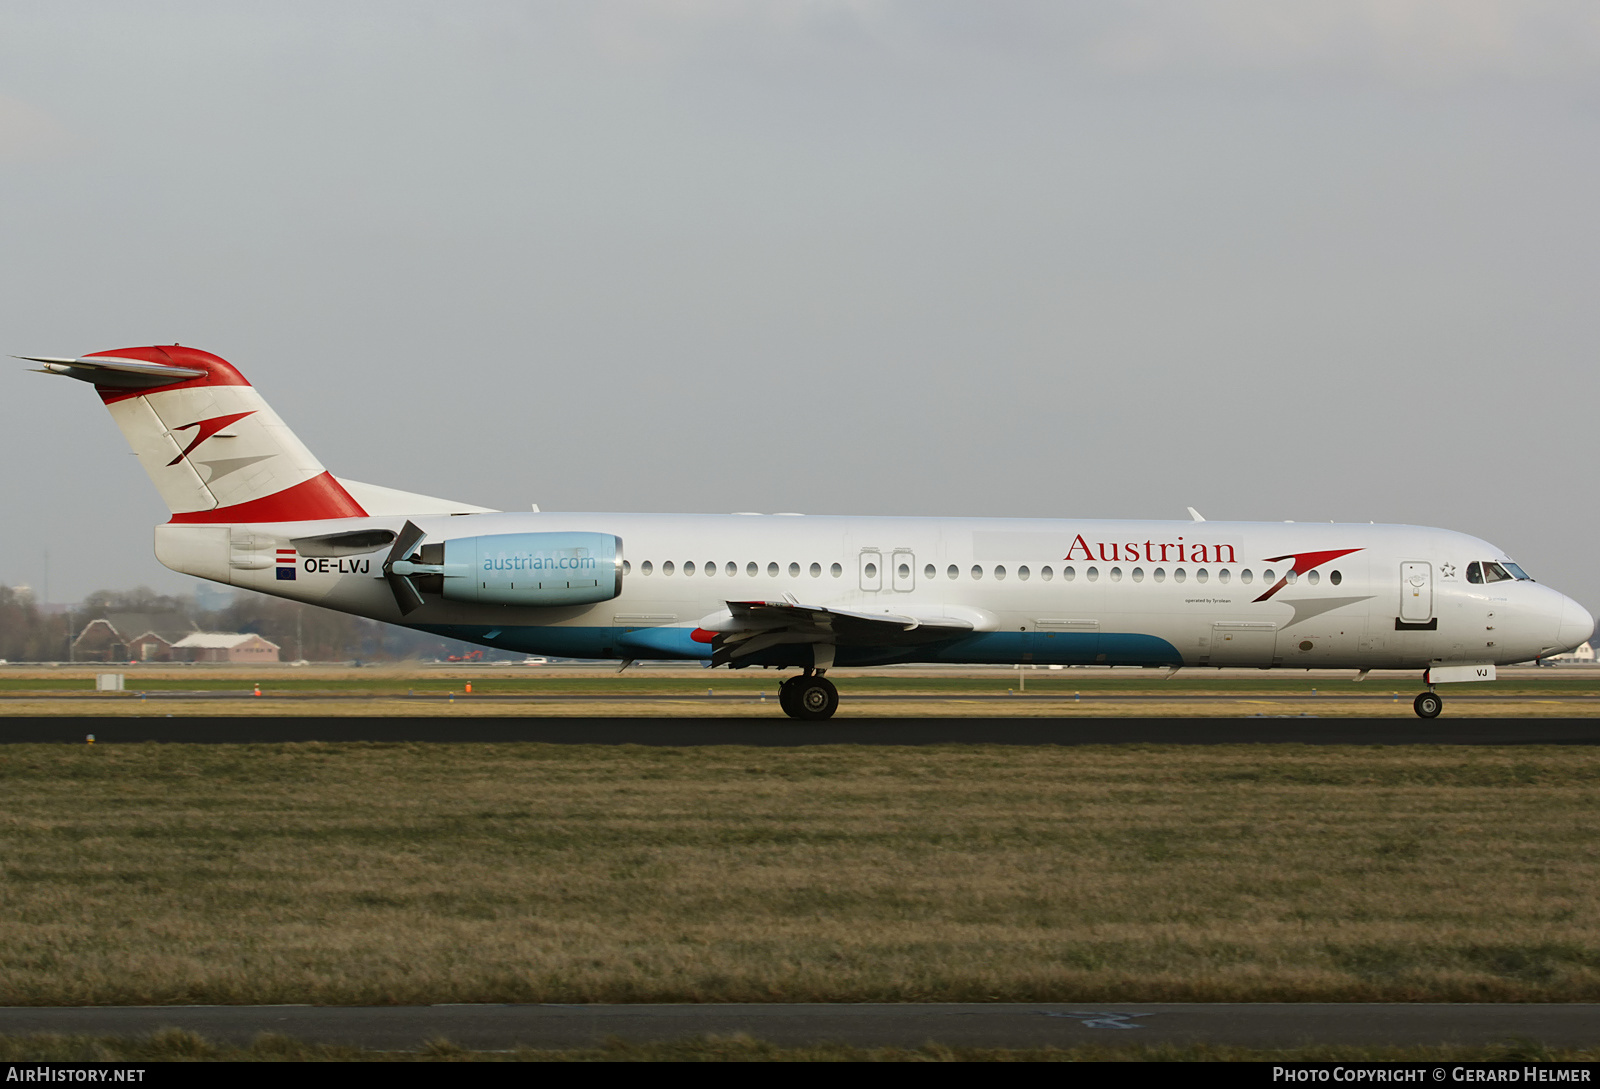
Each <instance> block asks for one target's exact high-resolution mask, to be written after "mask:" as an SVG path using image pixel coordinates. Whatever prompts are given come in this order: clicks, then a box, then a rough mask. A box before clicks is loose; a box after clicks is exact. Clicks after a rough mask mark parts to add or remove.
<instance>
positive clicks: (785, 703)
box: [778, 676, 805, 718]
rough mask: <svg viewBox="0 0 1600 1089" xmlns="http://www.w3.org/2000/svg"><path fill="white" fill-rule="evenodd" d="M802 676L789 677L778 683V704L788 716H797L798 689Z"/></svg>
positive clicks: (798, 715)
mask: <svg viewBox="0 0 1600 1089" xmlns="http://www.w3.org/2000/svg"><path fill="white" fill-rule="evenodd" d="M804 680H805V678H804V677H800V676H796V677H790V678H789V679H788V680H786V681H784V682H783V683H782V684H780V685H778V706H779V707H782V708H783V713H784V714H786V715H788V716H789V717H790V718H799V717H800V713H799V695H798V693H799V691H800V687H799V686H800V683H801V682H802V681H804Z"/></svg>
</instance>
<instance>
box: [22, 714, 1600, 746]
mask: <svg viewBox="0 0 1600 1089" xmlns="http://www.w3.org/2000/svg"><path fill="white" fill-rule="evenodd" d="M90 735H93V737H94V739H95V743H96V744H101V745H105V744H127V743H131V742H151V741H153V742H174V743H177V742H187V743H266V742H287V741H422V742H507V741H536V742H544V743H547V744H557V745H667V746H694V745H756V746H774V747H794V746H799V745H947V744H964V745H980V744H985V745H1117V744H1143V745H1233V744H1303V745H1595V744H1600V718H1523V719H1518V718H1449V717H1443V718H1438V719H1434V720H1432V721H1423V720H1422V719H1417V718H1409V717H1408V718H1374V719H1359V718H1316V717H1313V716H1309V715H1306V716H1294V717H1255V718H1121V717H1115V718H1019V717H1007V718H879V719H869V718H837V719H833V720H831V721H828V722H817V723H804V722H794V721H791V720H788V719H780V718H773V717H765V718H698V719H697V718H688V717H684V718H445V717H440V718H421V717H418V718H360V717H354V716H351V717H326V718H316V717H310V718H301V717H294V716H282V717H275V716H259V717H238V718H236V717H215V718H211V717H187V716H176V717H167V716H164V715H155V716H148V717H135V716H127V717H123V716H117V717H109V716H108V717H104V718H99V717H89V716H82V717H79V716H39V717H34V718H0V744H4V743H19V742H60V743H67V744H84V743H85V741H86V739H87V738H88V737H89V736H90Z"/></svg>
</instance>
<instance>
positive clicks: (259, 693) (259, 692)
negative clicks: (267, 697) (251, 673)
mask: <svg viewBox="0 0 1600 1089" xmlns="http://www.w3.org/2000/svg"><path fill="white" fill-rule="evenodd" d="M256 695H258V696H259V695H261V685H260V684H259V683H257V685H256Z"/></svg>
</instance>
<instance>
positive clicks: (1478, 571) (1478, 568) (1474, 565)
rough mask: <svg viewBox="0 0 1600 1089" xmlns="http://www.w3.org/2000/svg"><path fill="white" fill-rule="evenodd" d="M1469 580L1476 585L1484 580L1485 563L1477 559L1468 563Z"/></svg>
mask: <svg viewBox="0 0 1600 1089" xmlns="http://www.w3.org/2000/svg"><path fill="white" fill-rule="evenodd" d="M1467 581H1468V582H1470V583H1472V585H1474V586H1477V585H1479V584H1481V583H1482V582H1483V564H1481V563H1479V562H1478V561H1476V560H1474V561H1472V562H1471V563H1469V564H1467Z"/></svg>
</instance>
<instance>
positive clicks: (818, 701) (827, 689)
mask: <svg viewBox="0 0 1600 1089" xmlns="http://www.w3.org/2000/svg"><path fill="white" fill-rule="evenodd" d="M778 706H780V707H782V708H783V713H784V714H786V715H788V716H789V717H790V718H797V719H800V720H801V721H802V722H820V721H822V720H823V719H825V718H832V717H833V713H834V712H835V711H837V710H838V709H839V690H838V689H837V688H835V687H834V686H833V682H832V681H830V680H828V678H826V677H824V676H823V675H822V674H821V673H817V672H814V671H810V670H808V671H806V672H805V673H802V674H800V675H798V676H795V677H790V678H789V679H788V680H786V681H784V682H783V684H781V685H780V686H779V687H778Z"/></svg>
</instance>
